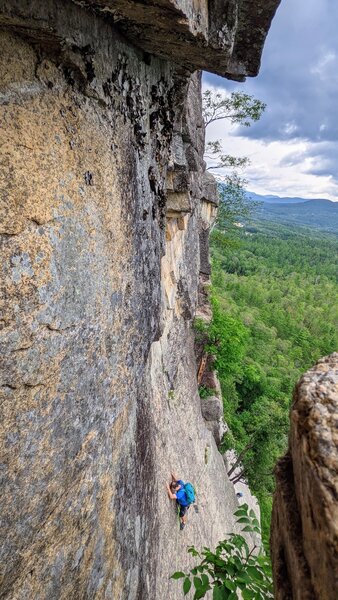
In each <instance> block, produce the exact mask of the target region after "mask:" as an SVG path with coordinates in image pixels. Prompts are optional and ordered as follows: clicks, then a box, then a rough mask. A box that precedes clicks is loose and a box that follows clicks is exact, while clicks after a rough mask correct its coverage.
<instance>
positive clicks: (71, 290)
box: [0, 0, 278, 600]
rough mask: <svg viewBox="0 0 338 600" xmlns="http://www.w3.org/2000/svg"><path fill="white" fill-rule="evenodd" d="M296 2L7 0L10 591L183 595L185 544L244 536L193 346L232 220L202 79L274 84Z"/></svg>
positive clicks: (2, 5)
mask: <svg viewBox="0 0 338 600" xmlns="http://www.w3.org/2000/svg"><path fill="white" fill-rule="evenodd" d="M277 5H278V0H273V1H270V2H260V1H259V2H256V3H255V6H254V7H252V5H251V3H250V2H247V1H246V0H238V1H234V0H229V1H226V2H214V1H213V2H209V3H206V2H195V1H188V0H184V1H183V0H179V1H175V2H174V1H172V0H163V1H162V0H161V1H158V2H154V3H152V4H150V3H148V2H136V1H135V2H130V1H127V0H123V1H122V0H118V1H116V2H110V1H109V0H105V1H101V0H97V1H95V3H94V2H90V1H89V0H88V1H87V2H71V1H69V0H68V1H67V0H57V1H56V0H46V1H45V2H43V3H42V2H34V1H33V2H28V1H25V0H11V1H9V0H2V1H1V2H0V26H1V28H0V103H1V108H0V110H1V118H0V123H1V133H0V135H1V140H0V144H1V149H2V152H1V154H2V157H1V159H2V167H1V177H2V179H1V230H0V234H1V235H0V240H1V259H2V260H1V298H0V303H1V316H0V323H1V332H0V345H1V371H0V376H1V380H0V386H1V388H0V389H1V400H2V403H1V407H2V408H1V420H0V422H1V428H2V431H1V442H0V443H1V455H2V461H1V478H2V495H1V508H0V515H1V517H0V518H1V537H2V544H1V555H0V556H1V558H0V563H1V578H0V597H1V598H6V599H14V598H15V600H21V599H24V598H25V599H26V598H34V599H36V600H42V599H56V598H57V599H67V600H69V599H81V598H97V599H100V598H102V599H103V598H104V599H113V598H114V600H118V599H121V600H122V599H123V600H124V599H129V600H132V599H139V600H142V599H144V600H146V599H149V600H154V599H159V598H164V597H170V598H171V599H175V598H179V597H180V596H181V591H180V589H179V586H176V584H175V583H173V582H169V580H168V576H169V574H170V573H172V572H173V570H175V569H176V568H177V567H183V568H184V567H185V566H186V563H187V561H188V560H189V559H188V557H187V555H186V550H185V548H186V545H187V544H189V543H196V544H198V545H200V544H201V543H208V544H214V543H215V542H216V541H217V540H218V539H220V537H221V536H223V535H224V534H225V533H226V532H227V531H229V529H230V528H232V526H233V523H232V513H233V510H234V508H235V507H236V498H235V494H234V491H233V488H232V485H231V484H230V483H229V482H228V480H227V477H226V473H225V468H224V464H223V461H222V457H221V456H220V455H219V453H218V452H217V447H216V444H215V441H214V438H213V436H212V433H211V432H210V431H209V430H208V429H207V427H206V426H205V421H204V419H203V417H202V415H201V407H200V400H199V397H198V393H197V379H196V362H195V355H194V348H193V335H192V332H191V323H192V319H193V317H194V314H195V311H196V303H197V297H198V294H197V290H198V284H199V270H200V247H201V249H202V261H201V264H202V272H205V266H204V267H203V265H205V264H207V257H206V251H207V250H206V248H207V236H208V228H209V226H210V220H211V219H212V218H213V214H214V211H215V208H214V202H215V198H214V192H210V190H212V189H213V188H212V185H210V181H205V180H204V179H203V170H204V164H203V160H202V155H203V144H204V133H203V124H202V120H201V106H200V81H199V75H198V74H194V75H191V72H192V71H194V70H195V69H199V68H202V67H203V68H207V69H210V70H212V71H214V72H218V73H221V74H227V76H229V77H233V78H237V79H242V78H243V77H244V76H245V75H246V74H249V75H253V74H256V72H257V69H258V66H259V58H260V54H261V50H262V44H263V42H264V38H265V35H266V33H267V30H268V27H269V24H270V21H271V18H272V16H273V14H274V11H275V9H276V7H277ZM208 190H209V191H208ZM211 196H212V197H211ZM200 237H201V244H200ZM171 469H175V470H176V471H178V472H179V474H180V475H181V476H182V477H184V478H185V479H187V480H191V481H193V482H194V483H195V485H196V487H197V493H198V502H199V505H200V513H199V515H196V514H192V515H190V523H189V527H187V529H186V531H185V533H184V536H185V537H184V538H182V534H180V532H179V530H178V524H177V517H176V515H175V513H174V510H173V507H172V506H171V505H170V502H169V500H168V499H167V497H166V495H165V489H164V482H165V481H166V480H167V479H168V477H169V473H170V470H171Z"/></svg>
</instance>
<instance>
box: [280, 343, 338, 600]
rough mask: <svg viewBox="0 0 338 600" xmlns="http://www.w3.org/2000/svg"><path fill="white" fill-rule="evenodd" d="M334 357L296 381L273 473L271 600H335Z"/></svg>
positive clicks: (337, 411) (337, 412) (337, 384)
mask: <svg viewBox="0 0 338 600" xmlns="http://www.w3.org/2000/svg"><path fill="white" fill-rule="evenodd" d="M337 425H338V354H337V353H335V354H332V355H331V356H329V357H327V358H323V359H321V360H320V361H319V362H318V363H317V364H316V365H315V366H314V367H313V369H311V370H310V371H308V372H307V373H306V374H305V375H304V376H303V377H302V379H301V380H300V382H299V384H298V385H297V387H296V390H295V394H294V402H293V406H292V410H291V433H290V446H289V452H288V453H287V455H286V456H285V457H284V458H283V459H282V460H281V461H280V462H279V464H278V467H277V470H276V478H277V491H276V494H275V498H274V507H273V522H272V533H271V541H272V558H273V566H274V573H275V597H276V598H277V599H279V600H286V599H289V598H293V599H294V600H310V599H311V600H322V599H324V598H325V600H334V599H335V598H336V597H337V590H338V503H337V499H338V434H337V431H338V429H337Z"/></svg>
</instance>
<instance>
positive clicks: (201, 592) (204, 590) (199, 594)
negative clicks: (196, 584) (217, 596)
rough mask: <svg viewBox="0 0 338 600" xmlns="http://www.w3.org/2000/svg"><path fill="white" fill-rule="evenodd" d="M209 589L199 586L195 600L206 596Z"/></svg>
mask: <svg viewBox="0 0 338 600" xmlns="http://www.w3.org/2000/svg"><path fill="white" fill-rule="evenodd" d="M206 592H207V590H206V589H204V588H199V589H198V590H196V592H195V595H194V600H199V599H200V598H203V596H205V594H206Z"/></svg>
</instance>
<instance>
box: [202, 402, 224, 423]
mask: <svg viewBox="0 0 338 600" xmlns="http://www.w3.org/2000/svg"><path fill="white" fill-rule="evenodd" d="M201 409H202V416H203V418H204V419H205V420H206V421H217V420H218V419H220V418H221V417H222V416H223V403H222V400H221V398H219V397H218V396H209V397H208V398H203V399H201Z"/></svg>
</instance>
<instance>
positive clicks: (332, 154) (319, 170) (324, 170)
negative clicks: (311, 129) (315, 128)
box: [279, 142, 338, 180]
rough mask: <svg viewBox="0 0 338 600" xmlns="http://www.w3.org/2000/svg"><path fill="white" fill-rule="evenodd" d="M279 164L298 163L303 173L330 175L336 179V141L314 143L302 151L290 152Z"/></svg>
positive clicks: (282, 165)
mask: <svg viewBox="0 0 338 600" xmlns="http://www.w3.org/2000/svg"><path fill="white" fill-rule="evenodd" d="M279 165H280V166H281V167H290V166H297V165H298V166H299V167H300V168H301V169H302V172H303V173H309V174H311V175H323V176H332V177H334V178H335V179H337V180H338V142H321V143H315V144H312V145H311V146H310V147H308V148H307V149H306V150H304V151H303V152H290V154H287V155H286V156H284V158H283V159H282V160H281V161H280V162H279Z"/></svg>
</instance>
